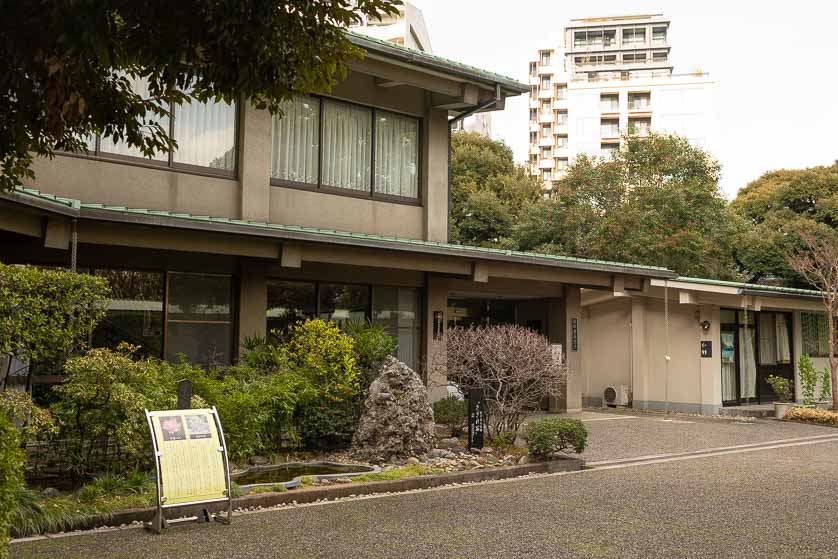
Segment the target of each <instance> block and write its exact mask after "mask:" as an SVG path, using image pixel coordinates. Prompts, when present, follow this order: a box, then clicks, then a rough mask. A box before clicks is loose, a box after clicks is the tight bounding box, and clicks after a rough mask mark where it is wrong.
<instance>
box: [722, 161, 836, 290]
mask: <svg viewBox="0 0 838 559" xmlns="http://www.w3.org/2000/svg"><path fill="white" fill-rule="evenodd" d="M730 208H731V211H732V212H733V213H734V214H735V215H736V216H737V217H738V218H739V219H741V220H742V222H743V223H744V224H745V227H743V228H742V230H741V233H740V234H739V235H738V237H737V239H736V242H735V243H734V245H733V255H734V258H735V259H736V264H737V266H738V267H739V269H740V270H741V272H742V273H743V274H744V275H745V276H746V277H747V279H748V280H749V281H751V282H758V281H761V280H765V279H781V280H783V281H784V282H785V283H786V284H787V285H790V286H801V287H804V286H807V285H808V282H807V281H806V280H805V279H804V278H803V277H802V276H801V275H800V274H798V273H797V272H795V271H794V269H793V268H792V267H791V266H790V265H789V262H788V259H787V255H788V254H789V253H794V252H799V251H801V250H804V249H805V248H806V247H805V244H804V243H803V242H802V239H801V237H800V235H799V234H798V233H799V232H806V233H808V234H811V235H815V236H824V235H830V234H831V233H833V232H834V231H836V229H838V162H836V163H834V164H833V165H831V166H829V167H811V168H808V169H794V170H788V169H783V170H779V171H771V172H769V173H765V174H764V175H762V176H761V177H760V178H758V179H757V180H755V181H753V182H751V183H749V184H748V185H747V186H745V187H744V188H743V189H741V190H740V191H739V193H738V195H737V196H736V199H735V200H734V201H733V202H732V203H731V205H730Z"/></svg>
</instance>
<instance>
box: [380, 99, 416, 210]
mask: <svg viewBox="0 0 838 559" xmlns="http://www.w3.org/2000/svg"><path fill="white" fill-rule="evenodd" d="M418 145H419V124H418V122H416V120H415V119H412V118H408V117H404V116H400V115H395V114H392V113H387V112H384V111H380V112H377V113H376V125H375V191H376V192H378V193H380V194H389V195H392V196H407V197H411V198H415V197H417V196H418V195H419V173H418V170H419V161H418V157H419V150H418Z"/></svg>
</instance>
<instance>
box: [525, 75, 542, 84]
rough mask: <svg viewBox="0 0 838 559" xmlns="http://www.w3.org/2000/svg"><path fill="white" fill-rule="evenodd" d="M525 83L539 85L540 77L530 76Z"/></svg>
mask: <svg viewBox="0 0 838 559" xmlns="http://www.w3.org/2000/svg"><path fill="white" fill-rule="evenodd" d="M527 83H528V84H529V85H540V84H541V78H539V77H538V76H530V79H529V81H528V82H527Z"/></svg>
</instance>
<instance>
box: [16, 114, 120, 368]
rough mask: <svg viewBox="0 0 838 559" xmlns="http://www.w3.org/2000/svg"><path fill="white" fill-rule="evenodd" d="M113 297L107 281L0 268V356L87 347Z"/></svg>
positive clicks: (54, 354)
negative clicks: (87, 339)
mask: <svg viewBox="0 0 838 559" xmlns="http://www.w3.org/2000/svg"><path fill="white" fill-rule="evenodd" d="M0 118H2V117H0ZM109 293H110V291H109V288H108V284H107V282H106V281H105V280H104V279H103V278H98V277H94V276H90V275H86V274H76V273H73V272H66V271H62V270H46V269H41V268H36V267H33V266H12V265H5V264H0V354H10V355H17V356H19V357H22V358H24V359H29V360H32V361H40V360H50V359H55V358H58V357H61V356H64V355H66V354H68V353H69V352H70V351H71V350H73V349H77V348H80V347H82V346H83V345H84V341H85V339H86V337H87V335H88V334H89V333H90V332H91V330H92V329H93V327H94V326H95V325H96V323H97V322H98V321H99V320H101V318H102V316H104V313H105V305H106V303H107V299H108V295H109Z"/></svg>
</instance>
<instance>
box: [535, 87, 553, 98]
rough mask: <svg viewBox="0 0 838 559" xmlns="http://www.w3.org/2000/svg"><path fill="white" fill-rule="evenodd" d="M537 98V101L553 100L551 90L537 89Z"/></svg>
mask: <svg viewBox="0 0 838 559" xmlns="http://www.w3.org/2000/svg"><path fill="white" fill-rule="evenodd" d="M538 98H539V99H552V98H553V88H547V89H539V90H538Z"/></svg>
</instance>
